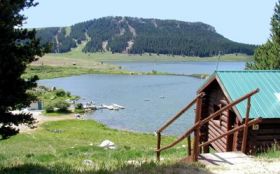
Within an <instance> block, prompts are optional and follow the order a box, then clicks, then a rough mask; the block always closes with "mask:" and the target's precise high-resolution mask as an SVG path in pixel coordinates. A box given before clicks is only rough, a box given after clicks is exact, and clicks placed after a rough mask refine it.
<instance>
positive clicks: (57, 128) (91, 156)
mask: <svg viewBox="0 0 280 174" xmlns="http://www.w3.org/2000/svg"><path fill="white" fill-rule="evenodd" d="M105 139H108V140H111V141H113V142H114V143H115V144H116V145H117V149H116V150H109V149H108V150H105V149H103V148H100V147H98V145H99V144H100V143H101V142H102V141H103V140H105ZM174 139H175V137H163V141H162V143H163V144H167V143H170V142H171V141H173V140H174ZM155 143H156V137H155V136H154V135H152V134H140V133H132V132H127V131H118V130H114V129H109V128H107V127H106V126H104V125H102V124H99V123H97V122H95V121H84V120H65V121H56V122H47V123H45V124H43V125H42V127H41V128H40V129H38V130H37V131H35V132H30V133H25V134H19V135H16V136H14V137H11V138H10V139H7V140H1V141H0V173H17V171H22V172H23V173H24V172H26V173H86V172H92V173H114V172H117V171H122V172H121V173H134V172H137V173H138V171H139V173H143V172H144V173H158V172H159V171H161V170H163V169H164V168H166V170H167V169H169V171H170V170H173V169H174V167H175V168H176V167H178V168H182V169H184V170H191V168H195V169H192V170H199V169H197V167H194V166H189V165H184V164H176V163H177V160H178V159H180V158H182V157H184V155H185V153H186V148H183V147H182V146H181V145H178V146H177V147H176V148H173V149H171V150H168V151H165V152H163V153H162V157H163V158H165V160H164V162H163V163H161V164H158V163H155V162H154V158H155V153H154V148H155V145H156V144H155ZM84 160H92V161H93V164H92V165H90V166H87V165H85V164H84V163H83V161H84ZM128 160H136V161H140V162H141V161H146V162H145V164H144V165H142V166H140V167H139V166H138V167H137V166H134V165H129V164H127V161H128ZM199 167H200V166H199ZM178 170H179V169H178Z"/></svg>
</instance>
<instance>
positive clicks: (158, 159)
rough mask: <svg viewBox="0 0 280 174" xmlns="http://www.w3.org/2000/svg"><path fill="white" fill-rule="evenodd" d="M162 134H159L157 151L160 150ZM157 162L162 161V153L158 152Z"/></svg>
mask: <svg viewBox="0 0 280 174" xmlns="http://www.w3.org/2000/svg"><path fill="white" fill-rule="evenodd" d="M160 141H161V134H160V132H158V133H157V150H159V149H160ZM157 161H160V151H157Z"/></svg>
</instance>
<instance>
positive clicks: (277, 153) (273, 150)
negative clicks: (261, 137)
mask: <svg viewBox="0 0 280 174" xmlns="http://www.w3.org/2000/svg"><path fill="white" fill-rule="evenodd" d="M257 156H258V157H260V158H267V159H273V158H279V157H280V144H279V143H278V144H277V143H276V144H273V145H272V147H270V149H269V150H267V151H265V152H262V153H259V154H257Z"/></svg>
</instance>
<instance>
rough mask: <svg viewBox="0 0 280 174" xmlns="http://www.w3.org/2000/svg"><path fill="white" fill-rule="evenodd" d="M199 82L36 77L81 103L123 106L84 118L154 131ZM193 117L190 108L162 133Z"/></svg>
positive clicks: (168, 68) (145, 66) (208, 68)
mask: <svg viewBox="0 0 280 174" xmlns="http://www.w3.org/2000/svg"><path fill="white" fill-rule="evenodd" d="M118 64H119V65H120V66H122V67H123V68H125V69H129V70H131V71H150V70H156V71H164V72H171V73H184V74H187V73H189V74H192V73H212V71H213V70H215V68H216V63H213V62H203V63H172V62H171V63H155V64H156V65H153V63H118ZM244 66H245V64H244V63H242V62H234V63H232V62H231V63H229V62H222V63H220V65H219V67H220V68H221V67H226V68H225V69H223V70H241V69H244ZM184 67H185V68H184ZM213 67H214V68H213ZM220 68H219V69H220ZM220 70H221V69H220ZM203 81H204V80H202V79H196V78H192V77H186V76H129V75H81V76H73V77H64V78H56V79H50V80H40V81H39V84H40V85H45V86H49V87H53V86H55V87H57V88H63V89H65V90H67V91H70V92H71V93H72V94H73V95H78V96H80V97H81V98H82V99H81V101H82V102H86V101H92V100H93V101H94V102H96V103H97V104H112V103H116V104H119V105H122V106H124V107H125V109H124V110H119V111H110V110H97V111H95V112H92V113H88V114H87V115H86V117H87V118H88V119H95V120H97V121H100V122H102V123H104V124H106V125H108V126H109V127H112V128H117V129H124V130H132V131H140V132H154V131H155V130H157V129H158V128H159V127H160V126H161V125H162V124H163V123H164V122H165V121H166V120H167V119H168V118H170V117H171V116H173V115H174V114H175V113H176V112H178V111H179V110H180V109H181V108H182V107H184V106H185V105H186V104H188V103H189V102H190V101H191V100H192V99H193V98H194V97H195V94H196V91H197V89H198V88H199V87H200V86H201V84H202V83H203ZM193 119H194V110H193V109H191V110H190V111H189V112H187V113H186V114H184V115H183V116H182V118H181V119H179V120H178V121H177V122H176V123H175V124H173V125H172V126H171V127H170V128H168V129H167V130H166V131H165V133H166V134H174V135H178V134H180V133H182V132H184V131H185V130H186V129H187V128H189V127H190V126H191V125H192V124H193Z"/></svg>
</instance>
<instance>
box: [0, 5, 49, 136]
mask: <svg viewBox="0 0 280 174" xmlns="http://www.w3.org/2000/svg"><path fill="white" fill-rule="evenodd" d="M36 5H37V3H35V2H34V1H33V0H15V1H11V0H3V1H1V2H0V41H1V42H0V135H1V137H2V139H5V138H8V137H10V136H12V135H15V134H17V133H18V131H19V130H18V129H16V128H14V126H18V125H20V124H26V125H27V126H29V127H31V126H32V125H33V123H34V122H35V119H34V118H33V117H32V115H31V114H27V113H19V114H13V113H12V112H11V111H12V110H15V109H21V108H24V107H27V106H29V104H30V103H31V101H32V100H34V96H32V95H30V94H28V93H27V90H28V89H31V88H32V87H35V86H36V80H37V79H38V77H36V76H35V77H33V78H30V79H22V78H21V75H22V74H23V73H24V71H25V69H26V66H27V65H28V64H29V63H31V62H32V61H34V60H35V59H36V57H38V56H42V55H43V54H44V52H45V51H46V49H45V47H43V46H41V45H40V42H39V40H38V39H36V37H35V34H36V32H35V30H32V31H31V30H27V29H23V28H22V24H23V22H24V21H25V20H26V18H25V16H24V15H22V14H21V13H20V12H21V11H22V10H23V9H25V8H30V7H33V6H36Z"/></svg>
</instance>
